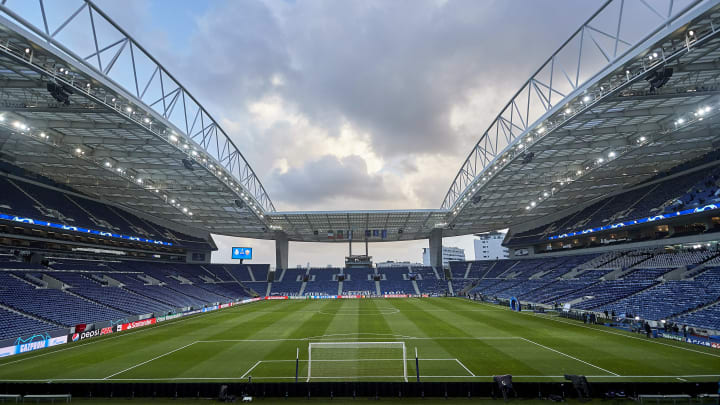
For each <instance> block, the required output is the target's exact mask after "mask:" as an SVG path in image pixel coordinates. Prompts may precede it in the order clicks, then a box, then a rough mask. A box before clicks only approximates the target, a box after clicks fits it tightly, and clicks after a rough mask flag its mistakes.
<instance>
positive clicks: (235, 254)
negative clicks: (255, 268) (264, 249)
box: [232, 247, 252, 260]
mask: <svg viewBox="0 0 720 405" xmlns="http://www.w3.org/2000/svg"><path fill="white" fill-rule="evenodd" d="M232 258H233V259H247V260H250V259H252V248H249V247H234V248H232Z"/></svg>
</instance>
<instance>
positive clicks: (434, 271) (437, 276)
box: [432, 266, 442, 280]
mask: <svg viewBox="0 0 720 405" xmlns="http://www.w3.org/2000/svg"><path fill="white" fill-rule="evenodd" d="M432 271H433V273H435V278H437V279H438V280H442V278H440V274H439V273H438V271H437V269H436V268H435V266H432Z"/></svg>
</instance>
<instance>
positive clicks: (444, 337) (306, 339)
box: [195, 336, 523, 343]
mask: <svg viewBox="0 0 720 405" xmlns="http://www.w3.org/2000/svg"><path fill="white" fill-rule="evenodd" d="M403 339H408V340H511V339H523V338H522V337H520V336H429V337H414V336H404V337H403ZM311 340H320V339H317V338H316V337H311V338H307V337H304V338H285V339H214V340H198V341H196V342H195V343H233V342H250V343H252V342H259V343H262V342H302V341H311ZM334 340H335V341H343V342H348V341H349V342H353V341H357V340H373V341H377V339H376V338H346V339H334ZM397 342H399V341H394V342H390V343H397Z"/></svg>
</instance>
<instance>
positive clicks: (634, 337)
mask: <svg viewBox="0 0 720 405" xmlns="http://www.w3.org/2000/svg"><path fill="white" fill-rule="evenodd" d="M471 302H473V303H475V304H479V305H483V306H491V305H490V304H486V303H484V302H477V301H471ZM520 313H521V314H523V315H527V316H534V317H536V318H540V319H547V320H548V321H553V322H560V323H565V324H568V325H573V326H577V327H578V328H585V329H590V330H594V331H597V332H602V333H609V334H611V335H617V336H622V337H625V338H628V339H636V340H640V341H642V342H646V343H654V344H656V345H662V346H667V347H674V348H676V349H680V350H686V351H689V352H693V353H700V354H704V355H707V356H712V357H720V354H714V353H708V352H703V351H700V350H695V349H691V348H689V347H683V346H676V345H671V344H667V343H663V342H657V341H656V340H649V339H643V338H639V337H637V336H630V335H626V334H624V333H619V332H614V331H611V330H605V329H604V328H605V327H604V326H601V327H598V328H593V327H590V326H585V325H580V324H578V323H574V322H568V321H563V320H560V319H553V317H550V316H541V315H538V314H528V313H527V312H520Z"/></svg>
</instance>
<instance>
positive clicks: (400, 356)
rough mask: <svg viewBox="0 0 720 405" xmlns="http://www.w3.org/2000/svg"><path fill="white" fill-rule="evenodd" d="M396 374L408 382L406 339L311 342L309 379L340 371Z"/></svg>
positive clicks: (308, 368) (309, 348) (339, 373)
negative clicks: (396, 340)
mask: <svg viewBox="0 0 720 405" xmlns="http://www.w3.org/2000/svg"><path fill="white" fill-rule="evenodd" d="M378 373H380V374H382V375H384V376H397V377H398V378H402V379H403V380H404V381H406V382H407V380H408V379H407V352H406V349H405V342H311V343H309V344H308V367H307V381H308V382H310V380H311V379H312V378H319V379H323V378H329V377H334V376H338V375H346V376H357V377H372V375H376V374H378Z"/></svg>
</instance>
